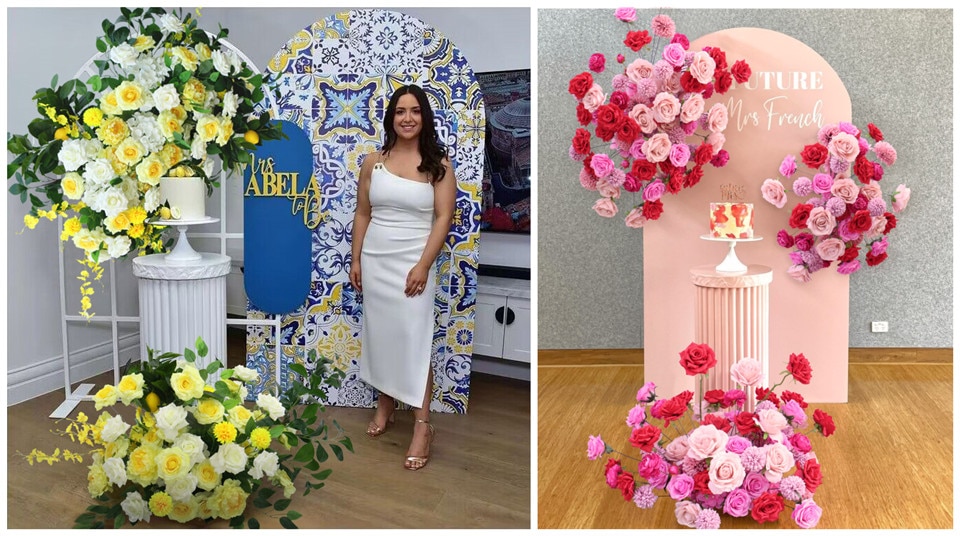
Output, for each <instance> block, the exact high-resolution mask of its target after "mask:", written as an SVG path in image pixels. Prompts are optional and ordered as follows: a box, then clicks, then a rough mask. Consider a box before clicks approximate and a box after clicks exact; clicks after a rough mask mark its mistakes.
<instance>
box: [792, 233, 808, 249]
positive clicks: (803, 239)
mask: <svg viewBox="0 0 960 536" xmlns="http://www.w3.org/2000/svg"><path fill="white" fill-rule="evenodd" d="M793 244H794V245H795V246H797V249H799V250H800V251H810V248H812V247H813V235H812V234H810V233H800V234H798V235H797V236H796V238H794V239H793Z"/></svg>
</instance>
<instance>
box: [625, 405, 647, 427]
mask: <svg viewBox="0 0 960 536" xmlns="http://www.w3.org/2000/svg"><path fill="white" fill-rule="evenodd" d="M646 421H647V408H645V407H644V406H643V404H637V405H636V406H633V408H631V409H630V411H629V412H628V413H627V426H629V427H631V428H640V426H641V425H642V424H643V423H644V422H646Z"/></svg>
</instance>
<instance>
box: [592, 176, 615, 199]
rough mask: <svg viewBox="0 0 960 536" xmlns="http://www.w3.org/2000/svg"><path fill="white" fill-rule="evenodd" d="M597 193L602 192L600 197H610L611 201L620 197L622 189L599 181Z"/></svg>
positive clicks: (607, 182) (601, 180) (604, 181)
mask: <svg viewBox="0 0 960 536" xmlns="http://www.w3.org/2000/svg"><path fill="white" fill-rule="evenodd" d="M597 191H598V192H600V195H602V196H603V197H609V198H611V199H618V198H619V197H620V187H619V186H615V185H613V184H612V183H610V181H606V180H603V179H600V180H598V181H597Z"/></svg>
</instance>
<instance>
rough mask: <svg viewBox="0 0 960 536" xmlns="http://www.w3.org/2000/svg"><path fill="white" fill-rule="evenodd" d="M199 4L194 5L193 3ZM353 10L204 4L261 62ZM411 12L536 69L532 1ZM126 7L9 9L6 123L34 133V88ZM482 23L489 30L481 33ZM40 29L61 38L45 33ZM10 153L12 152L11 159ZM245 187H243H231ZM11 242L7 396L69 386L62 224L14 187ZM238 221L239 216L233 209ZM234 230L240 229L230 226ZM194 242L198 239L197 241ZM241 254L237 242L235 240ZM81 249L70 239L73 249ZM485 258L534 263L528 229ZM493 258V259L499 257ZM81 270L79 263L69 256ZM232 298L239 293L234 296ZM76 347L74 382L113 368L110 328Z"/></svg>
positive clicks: (127, 284)
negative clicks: (35, 220)
mask: <svg viewBox="0 0 960 536" xmlns="http://www.w3.org/2000/svg"><path fill="white" fill-rule="evenodd" d="M184 9H192V8H184ZM347 9H349V8H332V7H325V8H289V9H269V10H268V9H262V8H205V9H203V10H202V16H201V18H200V26H201V27H203V28H205V29H207V30H209V31H212V32H216V31H217V30H218V28H219V26H220V25H222V26H223V27H226V28H228V29H229V30H230V35H229V38H228V39H229V41H230V42H231V43H233V44H234V45H235V46H237V47H238V48H239V49H240V50H242V51H243V52H244V53H245V54H246V55H247V56H248V57H249V58H250V59H251V60H252V61H253V62H254V63H255V64H256V65H257V66H258V67H259V68H261V69H262V68H264V67H265V65H266V63H267V61H268V60H269V59H270V58H271V57H272V56H273V55H274V53H275V52H276V51H277V50H278V49H279V48H280V47H281V46H282V45H283V44H284V43H285V42H286V41H287V40H288V39H289V38H290V37H291V36H292V35H293V34H294V33H296V32H297V31H299V30H300V29H302V28H304V27H306V26H308V25H309V24H310V23H311V22H313V21H315V20H318V19H322V18H324V17H326V16H328V15H332V14H334V13H338V12H341V11H345V10H347ZM389 9H393V10H396V11H403V12H404V13H407V14H409V15H412V16H415V17H418V18H420V19H422V20H424V21H425V22H427V23H428V24H431V25H433V26H434V27H435V28H437V29H438V30H439V31H441V32H443V33H444V34H445V35H446V36H447V37H449V38H450V39H451V40H453V42H454V43H456V45H457V46H458V47H459V48H460V50H461V51H463V53H464V55H465V56H466V57H467V59H468V60H469V61H470V64H471V66H472V67H473V68H474V70H475V71H478V72H482V71H494V70H506V69H528V68H530V57H531V56H530V20H531V13H530V10H529V9H480V8H474V9H444V8H389ZM119 14H120V10H119V9H117V8H55V9H54V8H9V9H7V51H8V53H7V76H6V87H7V103H6V107H5V108H6V110H5V112H6V114H7V117H6V120H7V131H8V132H13V133H17V134H23V133H26V132H27V125H28V124H29V122H30V121H31V120H32V119H34V118H35V117H36V115H37V112H36V107H35V105H34V103H33V102H32V101H31V97H33V94H34V92H35V91H36V90H37V89H38V88H40V87H44V86H48V85H49V84H50V80H51V78H52V77H53V75H54V74H57V75H59V78H60V80H61V81H62V80H67V79H70V78H72V77H73V76H74V75H75V74H76V72H77V70H78V69H79V68H80V67H81V66H82V65H83V64H84V63H85V62H86V61H87V60H88V59H90V57H91V56H93V55H94V54H96V52H97V51H96V46H95V42H96V38H97V37H99V36H100V34H101V22H102V21H103V20H104V19H111V20H113V19H115V18H116V17H117V16H119ZM478 28H482V31H478V30H477V29H478ZM38 36H56V37H55V38H52V37H49V38H38ZM9 160H10V155H9V154H8V161H9ZM230 190H231V192H238V191H239V190H238V189H230ZM6 197H7V200H6V205H5V206H6V211H7V215H6V223H7V233H6V237H5V238H6V246H7V251H6V253H7V292H8V294H7V326H6V327H7V348H6V359H5V360H4V362H5V366H6V371H7V396H8V404H10V403H16V402H18V401H21V400H25V399H27V398H30V397H33V396H36V395H38V394H42V393H44V392H48V391H50V390H53V389H58V388H62V386H63V375H62V368H61V365H60V360H61V359H62V354H63V352H62V341H63V339H62V335H61V329H60V318H61V313H60V303H59V298H58V285H59V281H58V269H57V262H58V261H57V247H58V244H59V242H58V240H57V236H56V230H55V224H54V223H52V222H46V221H45V222H42V223H41V224H40V225H38V226H37V229H34V230H33V231H29V230H28V231H25V232H24V233H23V234H17V233H18V232H19V231H20V230H21V229H22V228H23V215H24V214H26V212H27V210H26V206H25V205H22V204H21V203H20V201H19V199H18V198H15V197H13V196H11V195H9V194H7V195H6ZM241 206H242V199H241V198H240V196H239V194H236V195H230V196H228V213H230V214H234V213H235V212H238V211H239V210H241ZM231 220H233V221H240V219H238V218H234V217H232V216H231ZM229 230H230V231H234V232H236V231H239V229H234V228H231V229H229ZM191 242H192V241H191ZM228 249H230V250H233V251H231V252H232V253H234V254H236V249H237V248H233V247H230V246H228ZM74 250H75V248H74V247H73V246H72V245H69V244H68V245H67V246H66V247H65V248H64V251H65V253H67V254H68V255H72V254H73V253H74ZM480 255H481V262H482V263H489V264H507V265H514V266H524V267H529V266H530V248H529V237H528V236H519V237H512V236H510V237H505V235H489V236H484V237H482V238H481V253H480ZM491 257H492V258H491ZM67 266H68V269H69V270H71V271H74V270H75V268H74V266H76V263H75V262H73V261H72V260H68V262H67ZM117 276H118V283H117V287H118V291H119V296H118V300H119V302H118V312H119V314H122V315H136V314H138V313H137V288H136V280H135V278H133V276H132V275H131V274H130V264H129V262H124V263H120V264H118V265H117ZM96 289H97V293H96V295H95V296H94V311H95V312H97V313H99V314H101V315H105V314H108V307H109V300H108V299H107V297H108V296H109V294H108V292H107V287H106V286H105V287H103V288H101V287H99V286H97V287H96ZM67 295H68V302H67V311H68V313H71V314H73V313H76V312H77V311H79V306H78V302H79V300H78V299H77V296H76V289H75V288H74V289H70V288H69V287H68V289H67ZM232 300H233V299H232ZM68 333H69V341H70V348H71V350H70V351H71V354H73V353H77V355H76V358H75V361H76V366H75V367H73V368H75V369H76V370H75V373H74V375H73V378H72V379H73V380H74V381H76V380H79V379H82V378H85V377H88V376H89V375H91V374H95V373H98V372H102V371H104V370H107V369H109V368H110V362H111V360H112V357H111V356H110V352H111V350H110V346H109V342H108V341H109V338H110V332H109V329H105V328H104V327H101V326H98V325H94V324H91V325H74V326H71V327H70V328H69V332H68ZM121 339H122V343H121V347H122V348H124V349H125V350H124V353H123V354H122V356H121V359H126V358H128V357H130V356H132V355H134V354H135V349H136V348H137V346H138V344H139V343H138V342H137V340H138V339H137V333H136V329H135V326H132V327H128V328H125V329H124V330H123V331H122V332H121Z"/></svg>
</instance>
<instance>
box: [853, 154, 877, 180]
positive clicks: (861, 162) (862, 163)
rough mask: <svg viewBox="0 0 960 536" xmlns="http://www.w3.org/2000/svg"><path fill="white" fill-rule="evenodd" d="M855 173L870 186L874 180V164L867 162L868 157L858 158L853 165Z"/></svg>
mask: <svg viewBox="0 0 960 536" xmlns="http://www.w3.org/2000/svg"><path fill="white" fill-rule="evenodd" d="M853 172H854V173H855V174H856V175H857V177H858V178H859V179H860V182H862V183H864V184H870V181H872V180H873V162H871V161H869V160H867V157H866V156H858V157H857V159H856V161H854V163H853Z"/></svg>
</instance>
